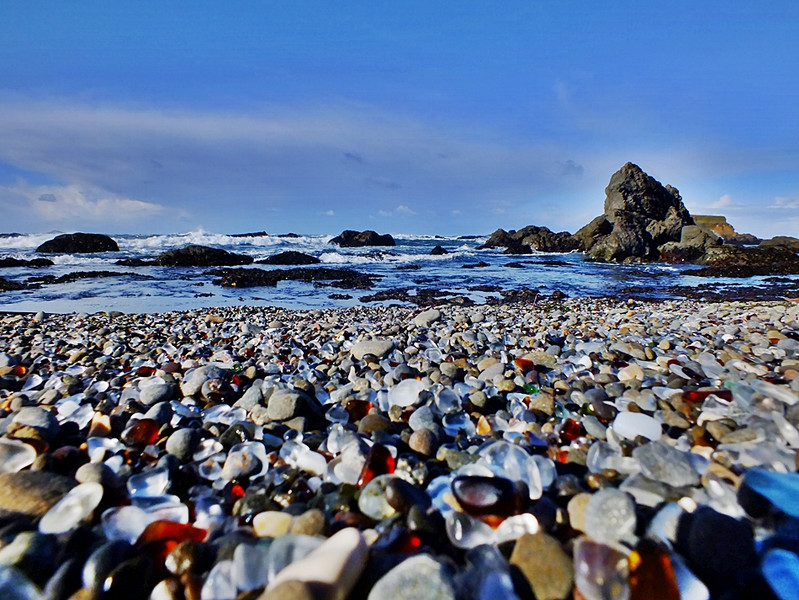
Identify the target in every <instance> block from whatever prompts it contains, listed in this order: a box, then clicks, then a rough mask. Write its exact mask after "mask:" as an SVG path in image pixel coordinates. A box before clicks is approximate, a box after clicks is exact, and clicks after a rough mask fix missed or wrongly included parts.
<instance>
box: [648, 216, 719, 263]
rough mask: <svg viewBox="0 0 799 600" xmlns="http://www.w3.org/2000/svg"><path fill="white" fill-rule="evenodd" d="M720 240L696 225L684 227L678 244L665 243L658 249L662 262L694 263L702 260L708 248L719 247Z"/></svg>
mask: <svg viewBox="0 0 799 600" xmlns="http://www.w3.org/2000/svg"><path fill="white" fill-rule="evenodd" d="M721 244H722V240H721V238H720V237H719V236H718V235H716V234H715V233H713V232H712V231H707V230H705V229H703V228H701V227H699V226H698V225H686V226H685V227H683V228H682V231H681V232H680V241H679V242H666V243H665V244H663V245H662V246H661V247H660V248H659V251H660V259H661V260H662V261H663V262H669V263H682V262H694V261H696V260H698V259H700V258H702V257H703V256H704V255H705V253H706V252H707V251H708V249H709V248H712V247H714V246H720V245H721Z"/></svg>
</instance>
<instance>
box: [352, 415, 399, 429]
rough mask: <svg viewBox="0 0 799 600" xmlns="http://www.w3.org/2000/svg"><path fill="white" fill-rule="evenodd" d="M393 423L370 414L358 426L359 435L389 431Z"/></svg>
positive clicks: (382, 417)
mask: <svg viewBox="0 0 799 600" xmlns="http://www.w3.org/2000/svg"><path fill="white" fill-rule="evenodd" d="M390 429H391V421H389V420H388V419H386V418H385V417H384V416H382V415H377V414H368V415H366V416H365V417H364V418H363V419H361V422H360V423H359V424H358V433H372V432H373V431H389V430H390Z"/></svg>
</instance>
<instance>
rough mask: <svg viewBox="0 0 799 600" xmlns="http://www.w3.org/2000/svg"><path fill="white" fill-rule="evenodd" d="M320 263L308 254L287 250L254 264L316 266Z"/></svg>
mask: <svg viewBox="0 0 799 600" xmlns="http://www.w3.org/2000/svg"><path fill="white" fill-rule="evenodd" d="M320 262H322V261H320V260H319V259H318V258H316V257H315V256H311V255H310V254H305V253H303V252H297V251H296V250H288V251H286V252H280V253H278V254H273V255H272V256H270V257H269V258H265V259H263V260H258V261H256V264H259V265H316V264H319V263H320Z"/></svg>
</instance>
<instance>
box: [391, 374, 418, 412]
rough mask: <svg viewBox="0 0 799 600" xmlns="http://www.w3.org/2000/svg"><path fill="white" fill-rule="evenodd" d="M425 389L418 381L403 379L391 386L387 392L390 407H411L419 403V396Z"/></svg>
mask: <svg viewBox="0 0 799 600" xmlns="http://www.w3.org/2000/svg"><path fill="white" fill-rule="evenodd" d="M426 389H427V386H426V385H425V383H424V382H422V381H420V380H418V379H404V380H402V381H400V382H399V383H398V384H396V385H395V386H393V387H392V388H391V389H390V390H389V392H388V403H389V405H390V406H399V407H401V408H405V407H406V406H413V405H414V404H416V403H417V402H419V394H421V393H422V392H423V391H425V390H426Z"/></svg>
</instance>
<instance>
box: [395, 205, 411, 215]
mask: <svg viewBox="0 0 799 600" xmlns="http://www.w3.org/2000/svg"><path fill="white" fill-rule="evenodd" d="M394 211H395V212H396V213H397V214H398V215H415V214H416V211H415V210H412V209H411V208H408V207H407V206H405V205H404V204H400V205H399V206H397V208H395V209H394Z"/></svg>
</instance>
